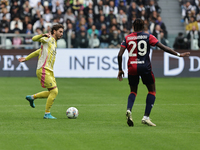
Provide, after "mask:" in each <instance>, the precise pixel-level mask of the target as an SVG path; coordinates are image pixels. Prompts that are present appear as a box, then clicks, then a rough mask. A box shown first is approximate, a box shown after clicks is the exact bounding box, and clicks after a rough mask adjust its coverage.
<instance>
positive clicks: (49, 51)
mask: <svg viewBox="0 0 200 150" xmlns="http://www.w3.org/2000/svg"><path fill="white" fill-rule="evenodd" d="M32 40H33V41H39V42H41V48H40V49H38V50H36V51H35V52H33V53H31V54H30V55H28V56H27V57H26V60H29V59H31V58H33V57H36V56H39V57H38V64H37V69H40V68H41V67H42V68H45V69H48V70H50V71H53V66H54V62H55V59H56V48H57V42H56V40H55V39H54V38H53V37H52V36H51V37H49V38H48V37H42V35H36V36H34V37H33V38H32Z"/></svg>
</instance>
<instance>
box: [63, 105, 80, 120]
mask: <svg viewBox="0 0 200 150" xmlns="http://www.w3.org/2000/svg"><path fill="white" fill-rule="evenodd" d="M66 115H67V117H68V118H70V119H76V118H77V117H78V109H77V108H75V107H70V108H68V109H67V111H66Z"/></svg>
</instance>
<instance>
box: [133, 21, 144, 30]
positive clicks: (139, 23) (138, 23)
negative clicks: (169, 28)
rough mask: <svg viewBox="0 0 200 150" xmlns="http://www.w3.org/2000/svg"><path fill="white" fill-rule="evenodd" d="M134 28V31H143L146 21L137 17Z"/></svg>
mask: <svg viewBox="0 0 200 150" xmlns="http://www.w3.org/2000/svg"><path fill="white" fill-rule="evenodd" d="M133 28H134V31H135V32H137V31H142V30H143V29H144V21H143V20H142V19H139V18H137V19H135V21H134V22H133Z"/></svg>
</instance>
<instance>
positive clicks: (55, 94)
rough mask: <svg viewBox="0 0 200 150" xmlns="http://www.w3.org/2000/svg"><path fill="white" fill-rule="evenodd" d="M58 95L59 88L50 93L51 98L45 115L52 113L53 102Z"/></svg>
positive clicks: (49, 97) (48, 99)
mask: <svg viewBox="0 0 200 150" xmlns="http://www.w3.org/2000/svg"><path fill="white" fill-rule="evenodd" d="M57 95H58V88H55V89H53V90H50V91H49V96H48V98H47V103H46V109H45V113H50V109H51V106H52V105H53V102H54V100H55V98H56V96H57Z"/></svg>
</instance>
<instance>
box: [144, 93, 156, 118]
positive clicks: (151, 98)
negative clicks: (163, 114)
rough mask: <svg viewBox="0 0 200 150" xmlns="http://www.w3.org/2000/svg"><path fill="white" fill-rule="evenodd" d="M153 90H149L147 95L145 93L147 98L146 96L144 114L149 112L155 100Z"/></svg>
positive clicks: (146, 114) (147, 114)
mask: <svg viewBox="0 0 200 150" xmlns="http://www.w3.org/2000/svg"><path fill="white" fill-rule="evenodd" d="M155 94H156V93H155V92H149V93H148V95H147V98H146V109H145V114H144V115H145V116H149V115H150V113H151V109H152V107H153V105H154V102H155V99H156V97H155Z"/></svg>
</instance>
